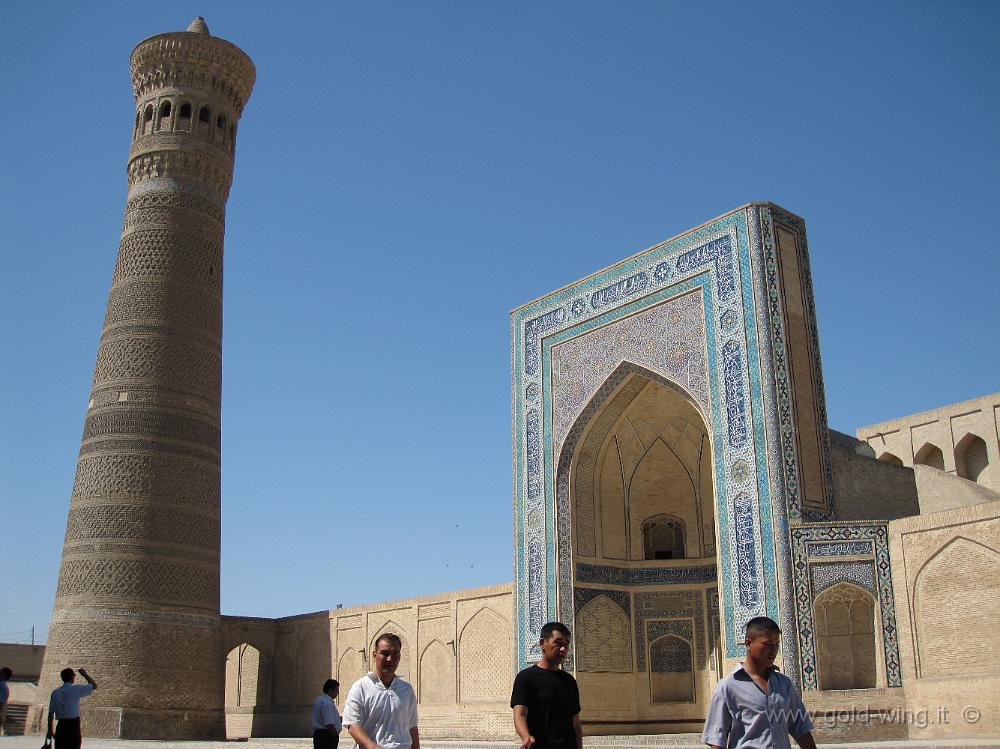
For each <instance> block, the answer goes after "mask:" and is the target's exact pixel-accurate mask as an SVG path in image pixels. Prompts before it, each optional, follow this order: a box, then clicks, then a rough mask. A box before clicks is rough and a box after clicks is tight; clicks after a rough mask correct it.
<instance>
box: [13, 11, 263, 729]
mask: <svg viewBox="0 0 1000 749" xmlns="http://www.w3.org/2000/svg"><path fill="white" fill-rule="evenodd" d="M131 74H132V86H133V89H134V91H135V101H136V114H135V122H134V123H133V125H132V147H131V149H130V151H129V160H128V201H127V203H126V205H125V220H124V228H123V230H122V236H121V243H120V245H119V248H118V259H117V262H116V263H115V269H114V276H113V277H112V280H111V291H110V293H109V295H108V306H107V311H106V314H105V318H104V327H103V330H102V331H101V340H100V345H99V348H98V352H97V364H96V365H95V367H94V380H93V384H92V386H91V390H90V397H89V403H88V405H87V416H86V421H85V423H84V427H83V438H82V442H81V446H80V455H79V459H78V462H77V469H76V478H75V481H74V484H73V494H72V498H71V500H70V509H69V519H68V521H67V523H66V538H65V545H64V547H63V555H62V565H61V567H60V570H59V583H58V588H57V591H56V600H55V607H54V611H53V615H52V625H51V627H50V629H49V637H48V647H47V649H46V653H45V664H44V668H43V675H42V682H41V684H40V690H39V704H38V705H36V706H35V708H34V709H33V712H32V716H31V718H30V720H31V722H32V726H33V727H34V728H36V729H38V728H39V727H40V726H41V723H40V721H41V720H43V718H44V710H45V706H46V705H47V701H48V693H49V690H50V689H52V688H54V687H55V686H57V685H58V683H59V676H58V674H59V670H60V669H61V668H63V667H65V666H72V667H74V668H75V667H78V666H84V667H86V668H87V669H88V671H90V673H91V674H92V675H93V677H94V679H95V680H96V681H97V682H98V685H99V689H98V690H97V691H96V692H95V693H94V694H93V695H92V696H91V697H89V698H88V699H87V700H85V701H84V703H83V705H84V707H85V708H86V709H85V710H84V712H83V716H82V717H83V723H84V733H85V734H86V735H91V736H95V735H103V736H120V737H123V738H150V739H152V738H156V739H167V738H177V739H180V738H221V737H222V735H223V732H224V705H223V699H224V691H225V689H224V687H225V685H224V679H225V673H224V672H225V664H224V660H225V653H222V652H220V647H221V644H220V616H219V539H220V532H219V528H220V523H219V521H220V461H219V449H220V437H219V435H220V403H221V392H222V391H221V385H222V268H223V262H222V244H223V233H224V221H225V209H226V199H227V198H228V196H229V187H230V184H231V182H232V176H233V156H234V152H235V145H236V126H237V122H238V121H239V118H240V115H241V113H242V112H243V106H244V104H245V103H246V101H247V99H248V97H249V96H250V91H251V88H252V87H253V83H254V78H255V71H254V66H253V63H252V62H251V61H250V58H249V57H247V55H246V54H245V53H244V52H242V51H241V50H240V49H239V48H237V47H236V46H234V45H233V44H230V43H229V42H226V41H224V40H222V39H218V38H216V37H213V36H210V35H209V33H208V28H207V26H206V25H205V22H204V20H202V19H201V18H198V19H196V20H195V21H194V22H192V24H191V25H190V26H189V27H188V30H187V31H182V32H174V33H167V34H159V35H157V36H154V37H151V38H149V39H146V40H145V41H143V42H140V43H139V44H138V45H137V46H136V48H135V49H134V50H133V52H132V58H131ZM42 730H44V729H42Z"/></svg>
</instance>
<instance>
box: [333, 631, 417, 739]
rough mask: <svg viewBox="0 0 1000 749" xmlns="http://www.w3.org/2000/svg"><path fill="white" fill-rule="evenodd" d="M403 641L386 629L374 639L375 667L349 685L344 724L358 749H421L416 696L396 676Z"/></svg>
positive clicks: (406, 684)
mask: <svg viewBox="0 0 1000 749" xmlns="http://www.w3.org/2000/svg"><path fill="white" fill-rule="evenodd" d="M401 648H402V642H401V641H400V639H399V637H398V636H397V635H394V634H392V633H391V632H387V633H385V634H384V635H382V636H380V637H379V638H378V639H377V640H376V641H375V649H374V650H373V651H372V659H373V660H374V662H375V670H374V671H370V672H368V673H367V674H365V675H364V676H362V677H361V678H360V679H358V680H357V681H356V682H354V684H353V686H351V690H350V691H349V692H348V693H347V701H346V702H345V703H344V724H345V725H346V726H347V730H348V732H349V733H350V734H351V738H353V739H354V742H355V746H356V747H358V749H401V748H402V747H411V748H412V749H420V734H419V732H418V731H417V696H416V694H415V693H414V692H413V687H411V686H410V685H409V684H408V683H407V682H406V681H404V680H403V679H402V678H401V677H399V676H396V667H397V666H398V665H399V655H400V650H401Z"/></svg>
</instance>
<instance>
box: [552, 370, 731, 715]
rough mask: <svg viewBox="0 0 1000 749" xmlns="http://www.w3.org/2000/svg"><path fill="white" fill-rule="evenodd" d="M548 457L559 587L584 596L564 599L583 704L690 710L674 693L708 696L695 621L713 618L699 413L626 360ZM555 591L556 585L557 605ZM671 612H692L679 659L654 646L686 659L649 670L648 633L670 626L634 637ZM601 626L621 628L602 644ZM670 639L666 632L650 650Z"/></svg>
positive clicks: (711, 538)
mask: <svg viewBox="0 0 1000 749" xmlns="http://www.w3.org/2000/svg"><path fill="white" fill-rule="evenodd" d="M558 466H559V468H558V474H557V482H556V490H557V492H558V495H557V497H558V502H559V504H558V506H559V507H560V508H566V509H568V510H569V511H568V512H567V513H566V514H565V515H563V516H562V517H568V519H569V528H570V531H571V532H570V533H569V534H567V535H568V536H569V540H570V543H568V544H567V547H568V549H569V550H570V554H569V559H570V560H571V568H572V570H573V575H574V577H573V584H574V588H573V590H572V591H569V592H570V593H571V594H572V596H574V597H575V596H576V595H578V593H577V591H579V595H580V596H583V600H582V601H581V604H580V606H579V607H575V604H573V603H572V602H573V600H574V598H570V604H569V605H571V606H574V610H573V614H572V615H571V616H572V619H573V621H574V622H575V632H574V638H573V639H574V645H573V649H574V659H575V664H574V665H575V668H576V670H577V672H578V681H579V683H580V687H581V693H582V694H584V695H585V697H584V702H585V703H586V705H592V706H593V708H590V707H586V709H588V710H589V709H596V710H601V711H603V713H604V715H603V716H602V717H605V716H606V717H607V719H613V720H619V719H621V718H622V716H624V715H631V716H634V718H635V719H636V720H670V719H673V718H676V717H679V716H680V713H678V712H677V711H678V710H681V711H683V713H684V715H685V716H688V717H689V716H690V715H691V714H692V708H691V707H690V706H684V707H681V705H682V703H688V702H695V703H697V704H699V705H702V704H707V700H708V696H709V694H710V692H711V687H712V685H713V684H714V681H713V677H712V675H711V673H710V667H709V663H708V657H707V652H708V649H709V640H708V635H707V632H706V626H718V625H717V620H713V619H712V613H711V611H709V606H708V604H707V603H706V601H707V600H708V599H707V598H706V595H705V591H706V590H707V589H711V590H712V591H715V589H716V585H717V582H716V574H715V573H713V570H714V569H715V567H716V564H717V557H716V514H715V512H716V509H715V488H714V462H713V450H712V442H711V437H710V431H709V429H708V426H707V422H706V419H705V418H704V416H703V415H702V413H701V411H700V409H699V407H698V406H697V405H696V402H695V401H694V399H693V398H692V397H691V396H690V395H689V394H688V393H686V391H685V390H684V389H683V388H682V387H680V386H679V385H677V384H676V383H674V382H671V381H669V380H667V379H666V378H664V377H662V376H660V375H657V374H655V373H653V372H651V371H649V370H647V369H644V368H642V367H639V366H637V365H633V364H631V363H629V362H625V363H623V364H622V365H620V366H619V367H618V368H617V369H616V370H615V371H614V372H613V373H612V375H611V376H610V377H609V378H608V380H607V381H606V382H605V383H604V384H603V385H602V386H601V387H600V388H599V390H598V396H595V398H594V399H593V400H592V401H591V402H590V403H588V404H587V405H586V407H585V408H584V410H583V411H582V413H581V416H580V417H578V419H577V421H576V423H574V424H573V425H572V427H571V428H570V430H569V432H568V435H567V438H566V440H565V441H564V443H563V447H562V450H561V452H560V457H559V463H558ZM656 527H659V528H660V529H661V530H663V531H664V532H665V535H664V536H663V538H661V539H660V540H661V541H662V542H663V544H664V545H663V547H662V548H661V549H660V551H663V552H666V551H669V552H671V553H669V554H667V553H662V554H659V555H658V554H656V553H655V552H656V549H655V548H654V547H655V546H657V544H656V543H651V538H650V533H649V531H650V530H651V529H653V528H656ZM644 531H646V533H644ZM666 531H669V533H666ZM654 535H655V534H654ZM667 536H669V539H668V538H667ZM653 540H655V539H653ZM668 541H669V543H667V542H668ZM650 556H652V557H656V556H660V557H661V558H652V559H651V558H648V557H650ZM666 557H669V558H666ZM681 581H684V582H683V583H682V582H681ZM608 584H611V585H613V586H615V587H614V589H613V590H610V591H608V594H607V596H606V599H608V600H602V599H601V597H600V596H595V595H594V594H595V592H596V591H597V590H598V589H599V587H591V586H604V585H608ZM584 591H587V592H586V593H585V592H584ZM564 601H565V599H564V598H563V594H562V592H560V606H564V605H565V604H564ZM615 607H618V611H620V612H621V613H616V612H615ZM675 618H676V619H677V620H680V618H683V619H684V620H685V621H690V622H691V625H690V626H689V627H688V629H687V631H686V635H685V637H681V638H680V641H681V642H684V643H686V644H685V645H684V648H685V650H684V652H685V653H686V654H687V655H686V658H687V661H683V659H680V660H679V656H677V657H674V656H670V658H668V659H666V660H665V658H666V656H664V657H660V655H657V663H659V664H663V663H667V662H670V663H673V664H675V665H676V664H678V663H682V662H687V663H688V664H689V667H688V670H687V671H684V672H683V675H682V676H678V673H680V672H677V671H655V670H654V668H655V666H654V665H653V663H652V661H651V658H652V651H651V650H650V647H651V645H652V641H656V639H657V638H658V637H659V636H660V635H665V634H676V633H669V632H661V631H659V630H657V631H656V633H655V634H653V635H650V637H651V641H647V640H646V639H640V638H646V637H647V634H646V633H647V632H649V631H651V630H649V629H648V627H647V625H649V624H650V623H651V622H653V620H657V621H666V620H674V619H675ZM709 622H711V624H708V623H709ZM654 629H656V628H654ZM612 631H614V632H615V633H618V632H620V633H621V635H620V636H619V637H617V641H616V642H614V643H613V644H612V643H611V639H612V636H611V632H612ZM680 647H681V646H680V645H679V644H678V642H675V641H674V640H669V639H668V640H663V641H662V642H659V644H657V645H656V649H655V650H656V653H660V651H661V650H664V649H666V650H664V652H666V651H670V652H671V653H673V652H674V651H675V650H677V649H678V648H680ZM697 713H698V714H700V713H701V708H698V710H697Z"/></svg>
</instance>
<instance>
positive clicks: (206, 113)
mask: <svg viewBox="0 0 1000 749" xmlns="http://www.w3.org/2000/svg"><path fill="white" fill-rule="evenodd" d="M198 121H199V122H211V121H212V112H211V111H210V110H209V108H208V107H202V108H201V111H199V112H198Z"/></svg>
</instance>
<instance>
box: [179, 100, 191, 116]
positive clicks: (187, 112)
mask: <svg viewBox="0 0 1000 749" xmlns="http://www.w3.org/2000/svg"><path fill="white" fill-rule="evenodd" d="M180 116H181V117H182V118H184V119H191V105H190V104H188V103H187V102H184V103H183V104H181V111H180Z"/></svg>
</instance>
